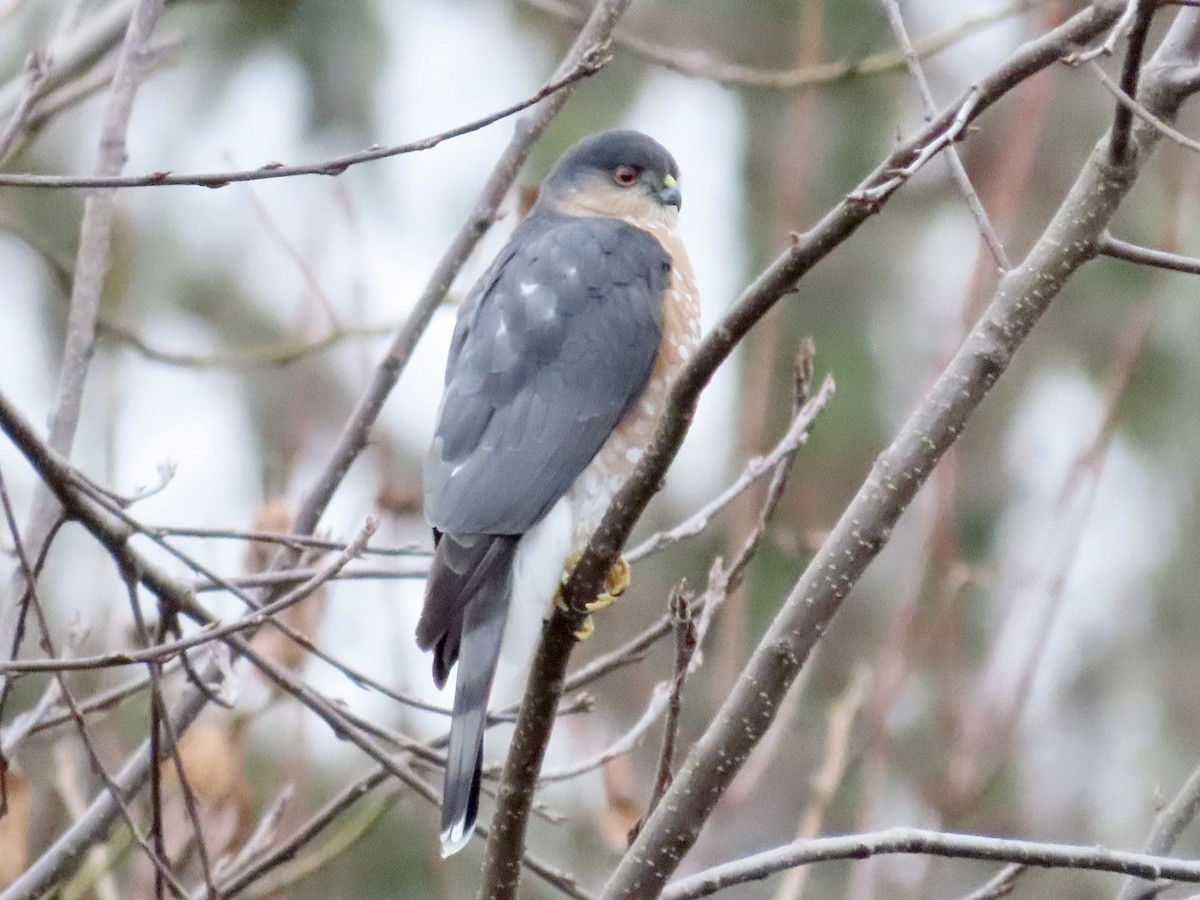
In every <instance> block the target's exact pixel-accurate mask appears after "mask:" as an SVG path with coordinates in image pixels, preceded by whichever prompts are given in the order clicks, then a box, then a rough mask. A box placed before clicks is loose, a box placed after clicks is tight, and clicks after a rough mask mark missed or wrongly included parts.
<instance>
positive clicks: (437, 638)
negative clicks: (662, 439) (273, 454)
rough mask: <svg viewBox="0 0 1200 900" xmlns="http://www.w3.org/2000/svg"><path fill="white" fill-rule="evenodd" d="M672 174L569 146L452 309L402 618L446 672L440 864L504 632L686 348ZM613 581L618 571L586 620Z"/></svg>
mask: <svg viewBox="0 0 1200 900" xmlns="http://www.w3.org/2000/svg"><path fill="white" fill-rule="evenodd" d="M678 176H679V170H678V167H677V166H676V164H675V160H674V159H673V158H672V157H671V154H670V153H668V152H667V150H666V149H665V148H663V147H662V146H661V145H660V144H659V143H658V142H657V141H655V140H653V139H652V138H649V137H647V136H646V135H644V134H640V133H638V132H636V131H608V132H603V133H601V134H597V135H593V136H592V137H589V138H586V139H584V140H583V141H581V142H580V143H578V144H576V145H575V146H574V147H573V148H571V149H570V150H569V151H568V152H567V153H566V154H565V155H564V156H563V157H562V159H561V160H560V161H559V163H558V165H557V166H556V167H555V169H554V171H553V172H551V173H550V175H549V177H548V178H547V179H546V180H545V182H544V183H543V185H542V188H541V191H540V194H539V198H538V201H537V203H536V204H535V205H534V207H533V209H532V210H531V211H530V213H529V215H528V216H527V217H526V218H525V220H524V221H523V222H522V223H521V224H520V225H519V226H518V227H517V229H516V230H515V231H514V233H513V235H512V237H511V238H510V240H509V241H508V243H507V244H506V245H505V247H504V248H503V249H502V250H501V251H500V253H499V255H498V256H497V257H496V259H495V261H494V262H493V263H492V264H491V266H490V267H489V268H488V270H487V271H486V272H485V273H484V274H483V277H481V278H480V279H479V281H478V282H477V283H476V284H475V286H474V288H472V290H471V292H470V293H469V294H468V295H467V298H466V300H465V301H464V302H463V303H462V306H461V307H460V309H459V312H458V322H457V324H456V326H455V329H454V336H453V339H452V341H451V345H450V358H449V361H448V363H447V365H446V379H445V394H444V396H443V398H442V404H441V407H440V409H439V411H438V423H437V430H436V432H435V434H434V438H433V446H432V447H431V448H430V451H429V456H428V458H427V459H426V463H425V515H426V518H428V520H429V523H430V524H431V525H432V526H433V537H434V543H435V546H436V550H435V552H434V557H433V564H432V566H431V569H430V573H429V581H428V583H427V586H426V589H425V605H424V608H423V609H422V612H421V619H420V622H419V624H418V625H417V642H418V644H419V645H420V646H421V648H422V649H425V650H432V651H433V679H434V681H435V682H436V683H437V685H438V687H442V686H443V685H444V684H445V683H446V680H447V678H448V677H449V674H450V669H451V667H452V666H454V664H455V662H457V663H458V678H457V684H456V687H455V695H454V717H453V720H452V722H451V726H450V744H449V749H448V752H447V759H446V781H445V788H444V791H443V799H442V832H441V842H442V855H443V856H448V855H450V854H452V853H455V852H457V851H458V850H459V849H461V848H462V847H463V846H464V845H465V844H466V843H467V841H468V840H469V839H470V837H471V834H472V833H473V831H474V829H475V819H476V815H477V813H478V808H479V781H480V772H481V769H482V763H483V733H484V727H485V720H486V715H487V703H488V696H489V694H490V692H491V687H492V681H493V678H494V677H495V673H496V666H497V662H498V660H499V659H500V657H501V656H502V655H503V656H504V657H505V658H506V660H507V659H509V658H514V657H517V656H518V655H523V661H527V660H528V658H529V655H530V651H531V647H530V646H529V643H528V639H526V641H524V642H520V641H519V640H518V639H517V638H516V637H514V636H515V635H517V634H519V633H524V634H525V635H529V634H530V633H531V632H532V633H533V634H536V627H537V625H538V624H539V623H540V622H541V620H542V618H543V617H544V616H545V615H546V614H547V613H548V612H549V610H550V605H551V603H552V601H554V600H555V599H556V597H558V596H559V594H558V592H559V590H560V588H561V586H562V582H563V578H564V576H565V575H566V574H569V571H570V568H571V567H572V566H573V565H574V563H575V561H577V560H578V556H579V553H580V552H581V551H582V550H583V548H584V547H586V545H587V542H588V539H589V538H590V537H591V534H592V532H593V531H594V530H595V529H596V527H597V526H598V525H599V523H600V520H601V518H602V517H603V515H604V512H605V510H606V509H607V508H608V505H609V503H610V501H611V500H612V498H613V495H614V494H615V493H616V491H617V490H618V489H619V488H620V486H621V485H622V484H623V483H624V481H625V479H626V478H628V476H629V475H630V474H631V473H632V471H633V468H634V466H635V464H636V463H637V460H638V458H639V457H640V456H641V454H642V452H643V451H644V450H645V448H646V446H647V444H649V442H650V439H651V437H652V436H653V434H654V429H655V427H656V425H657V423H658V419H659V417H660V415H661V414H662V411H663V407H664V404H665V401H666V397H667V391H668V389H669V387H670V383H671V381H672V379H673V378H674V376H675V375H676V373H677V372H678V370H679V369H680V367H681V366H682V365H683V363H684V362H686V360H687V359H688V357H689V356H690V355H691V353H692V352H693V350H694V349H695V346H696V342H697V340H698V337H699V314H700V308H699V298H698V294H697V291H696V285H695V281H694V279H693V276H692V269H691V264H690V262H689V261H688V257H687V253H686V251H685V250H684V247H683V244H682V243H681V242H680V240H679V237H678V235H677V234H676V231H675V226H676V222H677V217H678V212H679V207H680V193H679V186H678V184H677V181H676V179H677V178H678ZM627 585H628V566H627V565H626V564H625V563H624V561H623V560H622V561H620V562H619V563H618V564H617V565H616V566H614V569H613V572H612V573H611V574H610V576H609V579H608V583H607V585H606V593H605V594H602V595H601V596H600V597H599V598H597V603H596V604H593V605H592V607H589V608H598V607H599V606H600V605H607V603H608V602H611V600H612V598H613V597H614V596H616V595H618V594H619V593H621V591H623V590H624V589H625V587H626V586H627ZM506 624H507V629H506ZM589 624H590V620H589ZM581 636H584V635H581ZM515 643H522V644H523V645H522V646H513V645H514V644H515Z"/></svg>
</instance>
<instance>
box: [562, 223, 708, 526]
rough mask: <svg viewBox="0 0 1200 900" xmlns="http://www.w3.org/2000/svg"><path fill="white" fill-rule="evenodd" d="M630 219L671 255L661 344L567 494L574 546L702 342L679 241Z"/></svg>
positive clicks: (661, 228)
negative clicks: (635, 393)
mask: <svg viewBox="0 0 1200 900" xmlns="http://www.w3.org/2000/svg"><path fill="white" fill-rule="evenodd" d="M630 224H633V225H636V226H637V227H638V228H641V229H643V230H645V231H648V232H650V233H651V234H653V235H654V237H655V238H657V239H658V242H659V243H660V244H662V246H663V249H664V250H666V251H667V253H668V255H669V256H670V257H671V281H670V284H669V285H668V287H667V290H666V291H665V292H664V293H663V299H662V304H663V306H662V343H661V344H660V345H659V348H658V356H657V357H655V361H654V368H653V369H652V370H651V373H650V380H649V381H648V382H647V384H646V390H645V392H644V393H643V394H642V397H641V399H640V400H639V401H638V402H637V403H636V404H635V405H634V406H633V407H632V408H631V409H630V410H629V412H628V413H627V414H626V416H625V418H624V419H622V420H621V422H620V423H619V424H618V425H617V427H616V428H615V429H613V433H612V434H611V435H610V436H609V438H608V440H607V441H606V442H605V444H604V446H603V447H602V448H601V449H600V452H599V453H598V454H596V457H595V458H594V459H593V460H592V461H591V462H590V463H589V464H588V466H587V468H586V469H584V470H583V472H581V473H580V475H579V477H578V478H576V479H575V482H574V484H572V486H571V489H570V491H569V492H568V494H567V496H568V498H569V503H570V506H571V509H572V513H573V519H574V522H573V526H572V536H571V544H572V547H573V548H575V549H582V548H583V547H584V546H585V545H586V544H587V541H588V538H590V537H591V535H592V532H594V531H595V530H596V528H597V526H599V524H600V520H601V519H602V518H603V517H604V512H605V510H607V509H608V505H609V503H610V502H612V498H613V495H615V494H616V492H617V491H618V490H620V488H621V485H623V484H624V483H625V481H626V479H628V478H629V476H630V475H631V474H632V473H633V469H634V467H635V466H636V465H637V462H638V460H639V459H641V456H642V453H643V452H644V451H645V449H646V447H647V446H648V445H649V443H650V441H651V439H652V438H653V437H654V431H655V429H656V428H657V427H658V420H659V418H660V417H661V416H662V413H663V409H664V408H665V406H666V400H667V394H668V392H669V391H670V389H671V385H672V384H674V382H675V378H676V376H678V374H679V370H680V369H682V368H683V365H684V364H685V363H686V362H687V361H688V360H689V359H691V357H692V354H693V353H694V352H695V350H696V345H697V344H698V343H699V341H700V293H699V291H698V290H697V288H696V280H695V277H694V275H693V273H692V264H691V261H690V260H689V259H688V255H687V250H686V249H685V248H684V246H683V242H682V241H680V240H679V237H678V235H676V234H675V231H674V229H673V228H671V227H670V226H668V225H667V224H665V223H663V222H660V221H657V220H653V219H643V220H636V221H632V222H631V223H630Z"/></svg>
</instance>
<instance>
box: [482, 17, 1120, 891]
mask: <svg viewBox="0 0 1200 900" xmlns="http://www.w3.org/2000/svg"><path fill="white" fill-rule="evenodd" d="M1119 15H1120V8H1109V7H1107V6H1106V7H1104V8H1096V7H1092V8H1089V9H1087V10H1085V11H1083V12H1081V13H1079V14H1077V15H1075V16H1073V17H1072V18H1071V19H1069V20H1068V21H1067V22H1065V23H1064V24H1063V25H1061V26H1059V27H1058V28H1056V29H1054V30H1052V31H1050V32H1048V33H1047V34H1045V35H1042V36H1041V37H1039V38H1037V39H1036V40H1034V41H1031V42H1029V43H1028V44H1025V45H1024V46H1023V47H1021V48H1020V49H1018V51H1017V52H1016V53H1015V54H1014V55H1013V56H1012V57H1010V58H1009V60H1008V61H1007V62H1005V63H1004V64H1003V65H1001V66H1000V67H999V68H998V69H997V70H996V71H995V72H993V73H992V74H991V75H989V76H988V77H987V78H984V79H982V80H981V81H980V82H979V84H978V85H975V86H974V87H972V88H971V89H970V90H969V91H967V92H966V93H965V94H964V95H963V96H962V97H960V98H959V99H958V100H957V101H956V102H955V103H952V104H951V105H950V106H949V107H947V108H946V110H944V111H943V112H942V113H941V114H940V115H939V116H937V117H936V118H934V119H933V121H931V122H930V123H928V125H926V126H925V127H924V128H923V129H922V130H921V131H920V132H919V133H918V134H917V135H915V136H914V137H913V138H911V139H909V140H907V141H905V142H903V143H902V144H901V145H900V146H898V147H897V148H896V149H895V150H894V151H893V152H892V153H891V155H890V156H889V157H888V158H887V159H886V160H885V161H884V162H883V163H882V164H881V165H880V166H879V167H878V168H877V169H876V170H875V171H874V172H872V173H871V174H870V175H869V176H868V177H867V179H866V180H865V181H864V182H863V183H862V184H861V185H860V186H859V187H858V188H857V189H856V190H855V191H854V192H853V193H852V194H851V195H850V196H848V197H847V198H846V199H845V200H843V201H842V202H841V203H839V204H838V205H837V206H835V207H834V208H833V209H832V210H830V211H829V212H828V213H826V214H825V216H824V217H823V218H822V219H821V220H820V221H819V222H818V223H817V224H816V225H815V226H814V227H813V228H812V229H811V230H809V231H808V232H806V233H804V234H800V235H795V236H794V239H793V241H792V244H791V246H790V247H789V248H788V249H787V250H785V251H784V253H783V254H782V255H781V256H780V257H779V258H778V259H776V260H775V262H773V263H772V264H771V265H770V266H769V267H768V268H767V269H766V270H765V271H764V272H763V273H761V274H760V275H759V276H758V278H756V279H755V280H754V282H753V283H752V284H751V285H750V286H749V287H748V288H747V289H746V290H745V291H744V292H743V294H742V296H741V297H740V298H739V299H738V301H737V302H736V303H735V304H734V306H733V308H732V309H731V310H730V311H729V312H728V313H727V314H726V315H725V317H724V318H723V319H722V321H721V322H720V323H719V324H718V325H717V327H716V328H715V329H714V330H713V331H712V333H710V334H709V335H708V336H707V337H706V338H705V339H704V340H703V341H702V342H701V344H700V346H699V348H698V349H697V352H696V354H695V355H694V356H693V357H692V360H691V362H689V363H688V365H687V366H686V367H685V368H684V370H683V371H682V373H681V374H680V377H679V379H678V380H677V381H676V383H675V385H674V387H673V388H672V391H671V396H670V399H669V401H668V406H667V410H666V412H665V413H664V415H663V418H662V420H661V421H660V423H659V426H658V429H657V431H656V433H655V436H654V440H653V442H652V443H651V445H650V447H649V448H648V449H647V451H646V453H645V454H643V456H642V458H641V461H640V462H639V463H638V466H637V468H636V470H635V471H634V474H633V475H632V476H631V477H630V479H629V480H628V481H627V482H626V484H625V485H624V486H623V487H622V488H621V490H620V492H619V493H618V494H617V496H616V498H615V499H614V500H613V503H612V505H611V506H610V507H609V509H608V512H607V513H606V514H605V516H604V520H603V522H602V523H601V525H600V528H599V529H598V530H597V531H596V533H595V534H594V535H593V536H592V539H591V542H590V544H589V546H588V550H587V552H586V553H585V554H584V556H583V557H582V559H580V561H579V563H578V564H577V565H576V567H575V569H574V571H573V572H572V574H571V577H570V579H569V580H568V582H567V584H566V585H565V586H564V589H563V596H564V598H565V599H566V600H567V602H568V603H569V604H570V606H571V608H572V610H575V611H578V612H563V611H557V612H555V613H554V614H553V615H552V616H551V618H550V620H549V622H548V624H547V625H546V627H545V628H544V629H543V632H542V642H541V644H540V645H539V647H538V650H537V653H536V655H535V657H534V660H533V663H532V666H531V670H530V675H529V680H528V686H527V688H526V693H525V699H524V701H523V703H522V708H521V715H520V717H519V719H518V722H517V727H516V730H515V732H514V734H513V742H512V746H511V748H510V750H509V754H508V760H507V762H506V764H505V770H504V777H503V782H502V784H501V787H500V792H499V798H498V806H497V811H496V816H495V818H494V820H493V831H492V838H491V839H490V840H489V842H488V859H487V864H486V868H485V872H484V878H485V881H484V884H485V890H491V891H493V892H494V895H495V896H497V897H511V896H512V892H513V891H514V890H515V884H516V879H517V875H518V872H517V869H516V867H515V866H513V865H512V863H511V860H512V859H513V858H514V857H519V855H520V853H519V850H520V849H521V848H522V847H523V846H524V835H525V827H526V823H527V822H528V817H529V810H530V805H531V803H532V793H533V784H534V781H535V779H536V777H537V772H538V770H539V769H540V768H541V763H542V759H543V756H544V754H545V748H546V745H547V743H548V742H549V738H550V731H551V728H552V727H553V719H554V709H555V706H556V705H557V700H558V697H559V695H560V692H561V689H562V685H563V682H564V678H565V675H566V669H567V662H568V660H569V657H570V654H571V650H572V648H573V646H574V636H573V632H574V630H575V628H577V627H578V622H579V621H581V619H582V615H583V613H582V610H583V606H584V604H585V603H586V602H588V601H589V600H590V599H592V598H594V597H595V596H596V595H597V593H598V592H599V589H600V585H601V583H602V581H603V579H604V577H605V575H606V574H607V573H608V571H609V568H610V567H611V566H612V564H613V562H614V561H615V560H616V558H617V555H618V553H619V552H620V550H621V547H622V546H623V545H624V543H625V540H626V538H627V537H628V535H629V532H630V530H631V529H632V528H633V525H634V523H635V522H636V521H637V520H638V518H639V517H640V516H641V514H642V511H643V510H644V509H645V507H646V504H647V503H649V502H650V498H651V497H652V496H653V495H654V494H655V493H656V491H657V490H658V486H659V484H660V483H661V482H662V479H663V476H664V475H665V473H666V470H667V467H668V466H669V465H670V463H671V461H672V460H673V459H674V457H675V454H676V452H677V451H678V449H679V446H680V444H681V443H682V441H683V437H684V435H685V433H686V432H687V429H688V427H689V426H690V424H691V420H692V415H693V413H694V411H695V408H696V403H697V401H698V399H699V395H700V392H701V391H702V390H703V389H704V387H705V386H706V385H707V384H708V382H709V380H710V379H711V378H712V376H713V374H714V373H715V372H716V370H717V368H718V367H719V366H720V365H721V364H722V363H723V362H724V361H725V360H726V359H727V358H728V356H729V355H730V353H731V352H732V351H733V348H734V347H735V346H736V345H737V344H738V342H739V341H741V339H742V338H743V337H745V335H746V334H747V333H748V332H749V330H750V329H751V328H752V327H753V326H754V325H755V324H756V323H757V322H758V321H759V320H760V319H761V318H762V317H763V316H764V315H765V314H766V313H767V312H768V311H769V310H770V309H771V308H772V307H773V306H774V305H775V304H776V303H778V302H779V300H780V299H781V298H782V297H784V296H785V295H786V294H788V293H790V292H791V291H793V290H794V288H795V285H796V283H797V281H799V279H800V278H801V277H803V276H804V275H805V274H806V273H807V272H808V271H809V270H810V269H812V268H813V266H815V265H816V264H817V263H819V262H820V261H821V260H823V259H824V258H825V257H826V256H827V255H828V254H829V253H830V252H831V251H832V250H833V249H834V248H836V247H837V246H839V245H840V244H842V243H843V242H844V241H846V240H847V239H848V238H849V237H850V236H851V235H852V234H854V232H855V231H856V230H857V229H858V228H859V226H861V225H862V224H863V223H864V222H865V221H866V220H867V219H868V218H869V217H870V216H871V215H872V214H873V213H874V212H875V211H877V210H878V209H879V208H880V207H881V205H882V204H883V203H885V202H886V201H887V199H888V197H889V196H890V195H891V193H892V192H893V191H894V190H895V189H896V188H898V187H899V186H900V185H901V184H903V181H904V177H907V175H905V176H904V177H898V175H897V172H901V171H903V172H908V173H911V171H913V170H914V168H915V167H916V166H918V165H919V164H923V163H924V162H925V161H927V160H928V159H929V158H932V156H933V155H936V152H937V149H940V148H942V147H944V146H946V143H947V141H946V135H947V134H950V133H951V132H953V133H956V134H957V133H961V132H962V130H963V129H964V128H965V127H966V125H967V124H969V123H970V122H971V121H972V120H974V119H975V118H976V117H977V116H978V115H980V114H981V113H982V112H983V111H984V110H986V109H987V108H988V107H990V106H991V105H992V104H994V103H995V102H996V101H997V100H998V99H1000V98H1001V97H1003V96H1004V95H1005V94H1007V93H1008V92H1009V91H1011V90H1012V89H1013V88H1014V87H1016V86H1017V85H1018V84H1020V83H1021V82H1022V81H1024V80H1025V79H1026V78H1029V77H1030V76H1031V75H1034V74H1035V73H1037V72H1039V71H1041V70H1042V69H1045V68H1046V67H1048V66H1050V65H1053V64H1054V63H1055V62H1056V61H1058V60H1059V59H1061V58H1062V56H1063V55H1064V54H1065V53H1066V52H1067V51H1068V50H1069V49H1070V48H1071V47H1072V46H1074V45H1076V44H1080V43H1086V42H1087V41H1089V40H1091V39H1092V38H1094V37H1096V36H1098V35H1099V34H1101V33H1102V32H1103V31H1104V30H1105V29H1106V28H1108V27H1109V26H1110V25H1111V24H1112V23H1113V22H1114V21H1116V19H1117V17H1118V16H1119ZM788 683H790V679H789V681H788ZM755 718H756V719H759V720H760V721H756V723H755V727H754V728H753V729H747V735H753V736H752V737H751V738H750V741H749V745H752V744H753V743H754V742H755V741H756V740H757V738H758V737H759V736H761V734H762V731H765V728H766V725H768V724H770V719H771V716H770V713H769V712H768V713H767V714H766V715H764V716H761V717H759V716H756V717H755ZM759 725H761V726H762V728H761V730H760V729H759ZM739 752H740V751H739ZM745 752H749V746H747V747H746V748H745ZM742 758H744V757H742ZM688 765H690V763H689V764H688ZM720 767H721V768H722V769H724V770H725V774H726V775H727V776H728V777H729V778H731V777H732V774H733V772H734V771H735V770H736V766H733V767H729V766H726V764H725V763H724V762H722V763H721V764H720ZM686 777H688V769H687V766H685V769H684V772H683V773H682V776H677V779H676V782H675V785H674V787H673V788H672V790H671V792H668V798H670V796H671V794H672V793H677V792H678V791H680V790H681V784H682V783H683V782H684V779H685V778H686ZM717 796H719V791H717V792H715V793H714V794H712V795H711V796H708V797H704V798H700V797H699V796H698V795H693V796H692V797H691V800H692V801H699V802H700V806H701V807H706V808H707V810H711V808H712V805H713V804H715V802H716V798H717ZM678 808H682V806H680V807H678ZM675 809H676V807H675V804H674V803H673V802H672V801H671V800H670V799H665V800H664V801H663V803H661V804H660V805H659V808H658V810H657V813H656V815H655V816H654V817H652V818H651V820H650V821H649V822H648V823H647V826H646V829H645V830H643V832H642V834H641V836H640V837H639V844H642V843H643V842H646V841H653V842H655V843H656V844H657V843H658V842H659V841H660V840H661V838H662V836H661V835H660V834H659V831H658V828H659V827H661V823H659V824H656V820H658V819H659V818H660V817H663V816H667V815H670V816H672V818H673V817H674V815H675ZM690 812H691V813H692V814H693V815H694V816H695V818H694V819H693V825H692V827H693V828H694V829H695V831H696V832H698V830H699V826H700V823H702V822H703V820H704V818H705V816H706V814H707V812H706V811H703V810H700V809H695V808H692V809H691V810H690ZM694 837H695V835H694V834H692V835H691V837H689V838H688V839H687V841H686V842H685V845H681V846H679V847H678V849H677V851H675V852H678V857H682V854H683V852H685V850H686V846H690V845H691V841H692V840H694ZM657 862H658V861H656V863H655V864H657ZM662 862H663V863H664V864H663V866H662V867H661V869H660V870H659V871H658V872H657V873H656V874H655V876H654V882H655V883H656V884H658V885H660V886H661V884H663V883H665V881H666V878H667V877H669V874H670V871H671V869H673V867H674V865H675V864H677V862H678V858H673V852H669V853H667V854H666V855H665V857H664V859H663V860H662ZM643 865H647V862H646V858H645V857H643V856H641V855H640V854H639V853H638V851H637V850H636V849H635V851H634V852H633V853H631V854H628V855H627V856H626V857H625V860H624V861H623V863H622V869H621V870H619V871H618V873H617V875H618V878H621V879H624V878H626V877H627V876H629V875H631V874H633V873H634V871H640V870H641V868H642V866H643ZM635 881H636V878H635ZM649 895H653V890H649V891H639V890H635V889H631V892H629V893H626V896H649Z"/></svg>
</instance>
